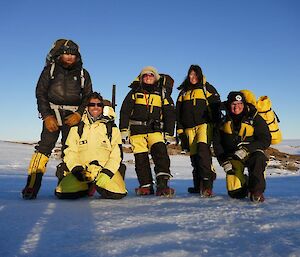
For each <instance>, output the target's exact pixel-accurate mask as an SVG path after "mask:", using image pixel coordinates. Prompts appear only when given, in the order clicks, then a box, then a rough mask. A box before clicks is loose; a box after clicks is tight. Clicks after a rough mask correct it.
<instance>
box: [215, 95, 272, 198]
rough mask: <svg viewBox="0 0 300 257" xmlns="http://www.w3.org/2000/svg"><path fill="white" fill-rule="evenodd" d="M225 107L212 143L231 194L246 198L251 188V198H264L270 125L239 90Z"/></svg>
mask: <svg viewBox="0 0 300 257" xmlns="http://www.w3.org/2000/svg"><path fill="white" fill-rule="evenodd" d="M224 108H225V111H226V115H225V117H224V118H223V120H222V121H221V122H220V124H219V125H218V128H217V129H216V130H215V133H214V138H213V145H214V152H215V155H216V157H217V159H218V161H219V163H220V165H221V166H222V167H223V169H224V171H225V172H226V183H227V190H228V194H229V196H230V197H233V198H245V197H246V196H247V195H248V192H249V194H250V200H251V201H254V202H263V201H264V194H263V193H264V191H265V188H266V181H265V177H264V171H265V169H266V166H267V161H268V158H267V156H266V154H265V149H267V148H268V147H269V146H270V143H271V134H270V131H269V128H268V125H267V123H266V121H265V120H264V119H263V118H262V117H261V116H260V115H259V114H258V112H257V109H256V108H255V107H254V105H252V104H250V103H247V102H246V100H245V96H244V95H243V93H242V92H240V91H232V92H230V93H229V94H228V97H227V101H226V102H225V103H224ZM244 167H247V168H248V174H249V179H248V178H247V177H245V175H244Z"/></svg>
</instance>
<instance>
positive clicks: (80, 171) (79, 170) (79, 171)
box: [71, 166, 85, 182]
mask: <svg viewBox="0 0 300 257" xmlns="http://www.w3.org/2000/svg"><path fill="white" fill-rule="evenodd" d="M71 172H72V174H73V175H74V176H75V177H76V178H77V179H78V180H79V181H82V182H83V181H85V176H84V167H83V166H75V167H74V168H73V169H72V171H71Z"/></svg>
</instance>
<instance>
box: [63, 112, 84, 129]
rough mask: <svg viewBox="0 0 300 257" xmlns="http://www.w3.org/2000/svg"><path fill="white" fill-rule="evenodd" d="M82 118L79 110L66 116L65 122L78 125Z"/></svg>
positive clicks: (69, 124)
mask: <svg viewBox="0 0 300 257" xmlns="http://www.w3.org/2000/svg"><path fill="white" fill-rule="evenodd" d="M80 120H81V115H80V114H79V113H78V112H74V113H72V114H70V115H69V116H67V117H66V118H65V124H67V125H68V126H70V127H72V126H74V125H77V124H78V123H79V122H80Z"/></svg>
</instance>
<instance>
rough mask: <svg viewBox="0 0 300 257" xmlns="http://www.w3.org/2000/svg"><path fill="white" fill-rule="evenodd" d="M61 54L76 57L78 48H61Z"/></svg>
mask: <svg viewBox="0 0 300 257" xmlns="http://www.w3.org/2000/svg"><path fill="white" fill-rule="evenodd" d="M61 51H62V54H72V55H78V53H79V52H78V48H77V47H76V46H62V47H61Z"/></svg>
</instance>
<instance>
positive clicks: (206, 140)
mask: <svg viewBox="0 0 300 257" xmlns="http://www.w3.org/2000/svg"><path fill="white" fill-rule="evenodd" d="M178 89H179V90H180V93H179V96H178V98H177V102H176V121H177V135H178V137H179V139H180V141H182V142H185V141H187V146H186V148H188V150H189V152H190V159H191V164H192V167H193V171H192V174H193V184H194V187H189V188H188V192H189V193H198V194H200V195H201V196H202V197H211V196H213V191H212V189H213V181H214V180H215V178H216V174H215V172H214V169H213V166H212V155H211V151H210V144H211V137H212V129H213V126H214V124H215V123H216V122H217V121H218V120H219V118H220V111H219V108H220V103H221V100H220V96H219V94H218V92H217V90H216V89H215V88H214V87H213V86H212V85H211V84H209V83H208V82H206V78H205V76H204V75H203V73H202V69H201V68H200V66H199V65H191V66H190V68H189V70H188V73H187V76H186V78H185V80H184V81H183V83H182V84H181V85H180V86H179V87H178Z"/></svg>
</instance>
